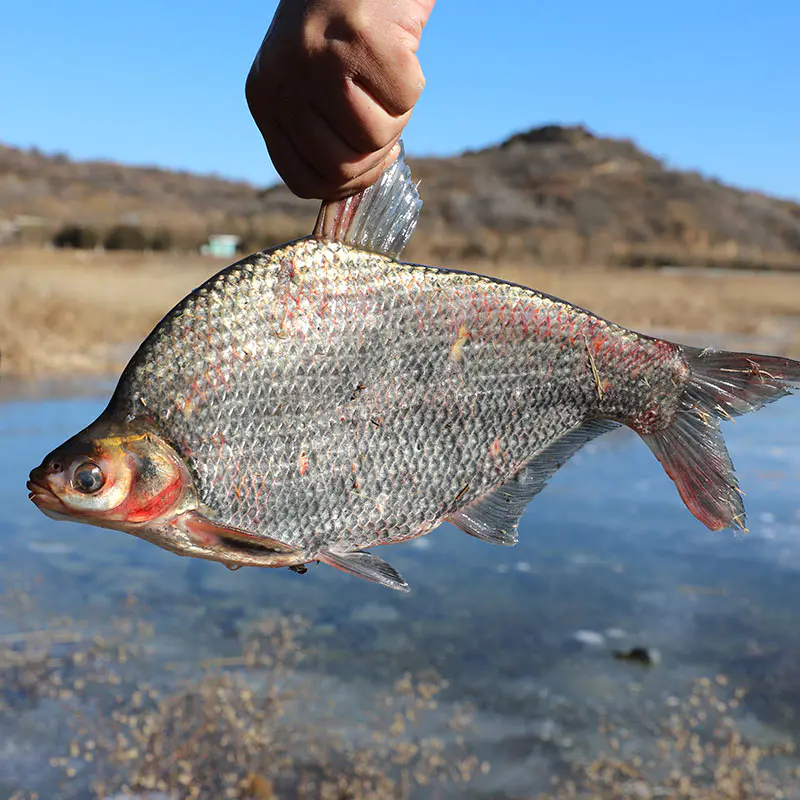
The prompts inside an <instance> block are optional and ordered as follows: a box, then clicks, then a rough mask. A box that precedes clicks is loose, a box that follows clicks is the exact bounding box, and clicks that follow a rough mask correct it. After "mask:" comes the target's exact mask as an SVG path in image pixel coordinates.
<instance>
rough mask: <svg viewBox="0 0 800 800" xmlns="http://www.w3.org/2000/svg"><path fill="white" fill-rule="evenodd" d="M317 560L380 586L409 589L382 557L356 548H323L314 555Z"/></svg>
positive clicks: (405, 590)
mask: <svg viewBox="0 0 800 800" xmlns="http://www.w3.org/2000/svg"><path fill="white" fill-rule="evenodd" d="M315 559H316V560H317V561H320V562H322V563H323V564H327V565H328V566H330V567H336V569H340V570H342V571H343V572H349V573H350V574H351V575H355V576H356V577H358V578H365V579H366V580H368V581H372V582H373V583H379V584H381V586H388V587H389V588H390V589H394V590H396V591H398V592H407V591H409V587H408V584H407V583H406V582H405V580H404V579H403V576H402V575H401V574H400V573H399V572H398V571H397V570H396V569H395V568H394V567H393V566H391V564H387V563H386V562H385V561H384V560H383V559H382V558H378V556H373V555H372V554H371V553H365V552H363V551H361V550H356V551H354V552H352V553H334V552H332V551H330V550H323V551H321V552H319V553H317V555H316V556H315Z"/></svg>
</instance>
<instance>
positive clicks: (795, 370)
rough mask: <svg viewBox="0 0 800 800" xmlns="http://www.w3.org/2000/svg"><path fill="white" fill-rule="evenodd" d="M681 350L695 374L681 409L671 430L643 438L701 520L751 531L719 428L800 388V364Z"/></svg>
mask: <svg viewBox="0 0 800 800" xmlns="http://www.w3.org/2000/svg"><path fill="white" fill-rule="evenodd" d="M681 349H682V351H683V356H684V359H685V363H686V364H687V366H688V367H689V370H690V375H689V380H688V384H687V385H686V388H685V389H684V393H683V397H682V398H681V406H680V409H679V411H678V412H677V414H675V416H674V418H673V420H672V422H671V424H670V425H669V426H668V427H666V428H664V429H663V430H660V431H656V432H652V433H647V434H644V435H642V438H643V439H644V440H645V442H646V443H647V444H648V446H649V447H650V449H651V450H652V451H653V453H654V454H655V456H656V458H657V459H658V460H659V461H660V462H661V464H662V465H663V467H664V470H665V471H666V473H667V475H669V477H670V478H672V480H673V481H674V482H675V485H676V486H677V488H678V492H679V493H680V496H681V498H682V499H683V502H684V503H685V504H686V506H687V508H688V509H689V510H690V511H691V512H692V514H694V515H695V517H697V518H698V519H699V520H700V521H701V522H702V523H703V524H704V525H706V526H707V527H708V528H710V529H711V530H722V529H723V528H738V529H739V530H741V531H746V530H747V528H746V527H745V510H744V503H743V501H742V493H741V492H740V490H739V484H738V481H737V480H736V477H735V475H734V467H733V463H732V461H731V458H730V455H729V454H728V448H727V447H726V446H725V440H724V439H723V438H722V433H721V432H720V429H719V423H720V420H725V419H731V418H733V417H737V416H740V415H741V414H747V413H749V412H750V411H757V410H758V409H759V408H761V407H762V406H765V405H767V404H768V403H772V402H773V401H775V400H778V399H779V398H781V397H785V396H786V395H787V394H789V393H790V392H791V391H792V390H797V389H800V362H797V361H792V360H791V359H788V358H780V357H777V356H761V355H751V354H750V353H731V352H726V351H714V350H699V349H697V348H694V347H686V346H684V347H682V348H681Z"/></svg>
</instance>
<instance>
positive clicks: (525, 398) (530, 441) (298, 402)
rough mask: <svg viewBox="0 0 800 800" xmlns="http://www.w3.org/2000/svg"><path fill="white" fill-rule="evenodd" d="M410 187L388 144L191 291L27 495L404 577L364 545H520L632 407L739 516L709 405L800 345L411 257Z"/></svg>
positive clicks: (769, 385) (730, 408) (640, 429)
mask: <svg viewBox="0 0 800 800" xmlns="http://www.w3.org/2000/svg"><path fill="white" fill-rule="evenodd" d="M421 205H422V201H421V198H420V196H419V192H418V186H417V185H416V184H415V183H414V181H413V179H412V176H411V172H410V170H409V168H408V166H407V164H406V162H405V159H404V155H403V153H402V151H401V153H400V156H399V157H398V159H397V160H396V161H395V162H394V163H393V164H392V165H391V166H390V167H389V168H388V169H387V170H386V171H385V172H384V174H383V175H382V176H381V178H380V179H379V180H378V182H377V183H376V184H374V185H373V186H371V187H369V188H368V189H366V190H365V191H364V192H362V193H361V194H359V195H355V196H353V197H349V198H346V199H344V200H339V201H336V202H327V203H323V204H322V206H321V208H320V211H319V215H318V218H317V222H316V225H315V226H314V230H313V232H312V233H311V234H310V235H309V236H306V237H303V238H300V239H297V240H295V241H292V242H288V243H287V244H285V245H281V246H278V247H274V248H271V249H268V250H264V251H261V252H259V253H254V254H252V255H250V256H248V257H246V258H243V259H242V260H240V261H238V262H236V263H235V264H232V265H231V266H229V267H227V268H225V269H223V270H221V271H220V272H218V273H217V274H216V275H214V276H212V277H211V278H209V279H208V280H207V281H206V282H204V283H203V284H202V285H200V286H199V287H197V288H196V289H194V290H193V291H192V292H191V293H190V294H188V295H187V296H186V297H185V298H184V299H183V300H181V301H180V302H179V303H178V304H177V305H176V306H175V307H174V308H173V309H172V310H170V311H169V312H168V313H167V314H166V315H165V316H164V318H163V319H162V320H161V321H160V322H159V323H158V324H157V325H156V327H155V328H154V329H153V331H152V332H151V333H150V334H149V335H148V336H147V338H146V339H145V340H144V341H143V342H142V344H141V345H140V347H139V348H138V350H137V351H136V352H135V354H134V355H133V357H132V358H131V360H130V362H129V363H128V364H127V366H126V367H125V369H124V371H123V372H122V375H121V377H120V378H119V381H118V383H117V385H116V388H115V390H114V392H113V394H112V396H111V398H110V400H109V402H108V404H107V406H106V407H105V409H104V410H103V412H102V413H101V414H100V415H99V416H98V418H97V419H96V420H94V421H93V422H91V423H90V424H89V425H88V426H87V427H86V428H84V429H83V430H82V431H80V432H79V433H77V434H76V435H75V436H73V437H72V438H70V439H69V440H67V441H66V442H65V443H64V444H62V445H61V446H59V447H57V448H56V449H55V450H54V451H53V452H51V453H50V454H49V455H47V456H46V457H45V458H44V460H43V461H42V463H41V464H40V465H39V466H38V467H36V468H35V469H33V470H32V471H31V473H30V479H29V481H28V484H27V487H28V490H29V493H30V494H29V497H30V499H31V500H32V501H33V503H34V504H35V505H36V506H37V507H38V508H39V509H40V510H41V511H42V512H44V513H45V514H47V515H48V516H51V517H53V518H55V519H62V520H71V521H74V522H81V523H86V524H90V525H95V526H100V527H105V528H110V529H114V530H118V531H123V532H126V533H128V534H132V535H134V536H137V537H139V538H141V539H144V540H146V541H148V542H151V543H153V544H155V545H158V546H160V547H162V548H165V549H166V550H170V551H172V552H174V553H177V554H179V555H183V556H190V557H197V558H202V559H209V560H212V561H218V562H221V563H222V564H225V565H226V566H228V567H229V568H231V569H238V568H239V567H241V566H263V567H273V568H284V567H288V568H290V569H293V570H295V571H296V572H305V571H306V570H307V567H306V565H307V564H310V563H321V564H327V565H329V566H332V567H335V568H337V569H339V570H342V571H344V572H346V573H350V574H351V575H355V576H358V577H361V578H365V579H367V580H370V581H373V582H375V583H378V584H381V585H383V586H386V587H389V588H391V589H395V590H398V591H408V589H409V586H408V583H407V582H406V580H405V579H404V578H403V576H402V575H401V574H400V573H399V572H398V571H397V570H396V569H394V568H393V567H392V566H391V565H390V564H389V563H388V562H387V561H385V560H384V559H382V558H380V557H379V556H377V555H375V553H374V552H373V550H374V549H375V548H377V547H381V546H384V545H389V544H395V543H400V542H404V541H408V540H410V539H414V538H415V537H419V536H423V535H426V534H428V533H430V532H431V531H433V530H434V529H436V528H437V527H439V526H440V525H441V524H442V523H443V522H445V521H447V522H450V523H452V524H453V525H455V526H456V527H458V528H460V529H461V530H462V531H464V532H465V533H467V534H469V535H471V536H473V537H477V538H478V539H481V540H483V541H486V542H489V543H492V544H496V545H506V546H510V545H514V544H515V543H516V542H517V540H518V527H519V521H520V518H521V516H522V514H523V512H524V511H525V510H526V508H527V507H528V504H529V503H530V502H531V500H532V499H533V498H534V497H535V496H536V495H537V494H538V493H539V492H541V491H542V490H543V489H544V487H545V485H546V484H547V483H548V481H549V480H550V479H551V478H552V476H553V475H554V474H555V473H556V472H557V471H558V469H559V468H560V467H561V466H562V465H563V464H564V463H566V462H567V461H568V460H569V459H570V458H572V457H573V456H574V455H575V453H577V452H578V451H579V450H580V449H581V447H583V446H584V445H585V444H586V443H587V442H589V441H591V440H592V439H594V438H596V437H598V436H601V435H603V434H605V433H606V432H608V431H610V430H612V429H614V428H617V427H619V426H627V427H628V428H630V429H632V430H633V431H635V432H636V433H637V434H638V435H639V436H640V437H641V439H642V440H643V441H644V442H645V444H647V445H648V446H649V448H650V450H651V451H652V452H653V454H654V455H655V457H656V458H657V459H658V460H659V461H660V462H661V464H662V465H663V467H664V470H665V471H666V474H667V475H668V476H669V478H671V479H672V481H673V482H674V484H675V486H676V488H677V491H678V493H679V495H680V497H681V498H682V500H683V502H684V504H685V505H686V507H687V508H688V510H689V511H690V512H691V513H692V514H693V515H694V516H695V517H696V518H697V519H698V520H699V521H700V522H701V523H703V524H704V525H706V526H707V527H708V528H710V529H711V530H722V529H728V528H732V529H734V531H738V532H742V531H745V530H746V527H745V520H746V518H745V509H744V505H743V502H742V493H741V491H740V489H739V486H738V483H737V479H736V477H735V475H734V469H733V464H732V462H731V459H730V456H729V454H728V450H727V448H726V445H725V442H724V439H723V437H722V434H721V431H720V422H722V421H724V420H728V419H732V418H733V417H736V416H738V415H741V414H745V413H747V412H751V411H755V410H756V409H758V408H761V407H762V406H764V405H765V404H767V403H771V402H772V401H774V400H777V399H779V398H781V397H783V396H785V395H787V394H789V393H790V392H791V391H792V390H795V389H797V388H798V387H800V363H798V362H797V361H793V360H791V359H788V358H782V357H778V356H768V355H758V354H747V353H734V352H727V351H717V350H711V349H698V348H695V347H690V346H686V345H680V344H676V343H673V342H670V341H666V340H663V339H659V338H654V337H652V336H647V335H644V334H641V333H637V332H635V331H632V330H629V329H627V328H624V327H622V326H620V325H617V324H615V323H613V322H610V321H608V320H606V319H603V318H602V317H600V316H597V315H595V314H593V313H591V312H590V311H588V310H586V309H583V308H580V307H578V306H575V305H572V304H570V303H569V302H566V301H564V300H561V299H559V298H557V297H553V296H551V295H548V294H544V293H542V292H539V291H536V290H534V289H531V288H528V287H526V286H522V285H519V284H515V283H510V282H507V281H503V280H500V279H498V278H494V277H489V276H485V275H480V274H477V273H472V272H467V271H461V270H455V269H445V268H440V267H431V266H425V265H421V264H413V263H406V262H403V261H402V260H401V254H402V251H403V249H404V248H405V246H406V245H407V243H408V241H409V239H410V237H411V235H412V233H413V231H414V228H415V226H416V224H417V220H418V218H419V214H420V210H421Z"/></svg>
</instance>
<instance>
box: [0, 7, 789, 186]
mask: <svg viewBox="0 0 800 800" xmlns="http://www.w3.org/2000/svg"><path fill="white" fill-rule="evenodd" d="M274 7H275V2H266V1H265V0H262V1H261V2H255V0H233V1H232V2H230V1H229V2H227V3H223V2H210V0H198V1H197V2H192V3H187V2H181V0H178V2H173V3H162V2H154V0H141V1H140V2H138V3H108V2H102V3H101V2H98V0H73V2H71V3H65V2H63V0H40V2H31V3H22V2H15V3H8V4H6V5H5V7H4V9H3V12H2V21H1V22H0V142H4V143H8V144H15V145H21V146H25V147H28V146H33V145H35V146H38V147H40V148H41V149H43V150H45V151H48V152H49V151H56V150H58V151H64V152H67V153H68V154H69V155H71V156H73V157H75V158H80V159H84V158H98V157H103V158H111V159H114V160H119V161H123V162H126V163H133V164H157V165H160V166H165V167H170V168H180V169H189V170H193V171H200V172H216V173H219V174H222V175H226V176H230V177H236V178H244V179H247V180H250V181H253V182H255V183H258V184H266V183H272V182H274V181H275V180H276V179H277V178H276V174H275V172H274V171H273V169H272V167H271V165H270V162H269V158H268V156H267V153H266V150H265V149H264V147H263V143H262V141H261V139H260V137H259V134H258V132H257V130H256V128H255V126H254V124H253V122H252V120H251V119H250V116H249V114H248V111H247V106H246V104H245V100H244V79H245V76H246V74H247V70H248V68H249V65H250V62H251V61H252V58H253V55H254V53H255V51H256V49H257V47H258V44H259V42H260V41H261V38H262V37H263V35H264V32H265V30H266V27H267V25H268V24H269V21H270V19H271V17H272V12H273V10H274ZM798 31H800V2H797V0H770V2H768V3H766V2H765V3H757V2H755V0H694V1H693V2H688V0H673V2H671V3H645V2H642V0H638V1H637V2H628V1H627V0H619V1H617V0H606V2H598V0H572V2H569V0H561V2H539V1H538V0H495V2H487V0H439V1H438V4H437V7H436V8H435V9H434V12H433V16H432V18H431V21H430V23H429V26H428V28H427V29H426V32H425V35H424V37H423V44H422V48H421V50H420V57H421V59H422V64H423V68H424V70H425V74H426V78H427V88H426V89H425V92H424V94H423V97H422V99H421V100H420V102H419V104H418V105H417V108H416V110H415V112H414V117H413V118H412V121H411V123H410V124H409V127H408V128H407V131H406V135H405V140H406V146H407V148H408V150H409V152H410V153H412V154H417V155H421V154H443V155H444V154H451V153H455V152H458V151H460V150H463V149H465V148H477V147H482V146H485V145H488V144H491V143H494V142H498V141H500V140H502V139H503V138H505V137H507V136H508V135H509V134H511V133H513V132H516V131H520V130H524V129H527V128H530V127H533V126H535V125H540V124H545V123H550V122H561V123H578V122H583V123H585V124H587V125H588V126H589V127H590V128H592V129H593V130H595V131H596V132H598V133H601V134H606V135H613V136H625V137H630V138H633V139H634V140H635V141H637V142H638V143H639V144H640V145H641V146H642V147H644V148H645V149H647V150H649V151H651V152H653V153H654V154H656V155H658V156H661V157H664V158H666V159H667V160H668V162H669V163H670V164H672V165H674V166H677V167H681V168H687V169H699V170H700V171H702V172H703V173H705V174H707V175H710V176H714V177H717V178H720V179H721V180H724V181H725V182H728V183H732V184H735V185H738V186H743V187H746V188H755V189H761V190H764V191H767V192H770V193H774V194H778V195H782V196H787V197H794V198H800V47H799V46H798V44H797V42H798V38H797V37H798Z"/></svg>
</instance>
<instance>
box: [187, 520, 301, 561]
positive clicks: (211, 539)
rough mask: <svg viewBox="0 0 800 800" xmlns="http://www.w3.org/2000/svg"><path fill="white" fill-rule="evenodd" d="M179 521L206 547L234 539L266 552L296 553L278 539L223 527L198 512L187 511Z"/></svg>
mask: <svg viewBox="0 0 800 800" xmlns="http://www.w3.org/2000/svg"><path fill="white" fill-rule="evenodd" d="M179 519H180V526H181V528H182V529H183V530H184V531H186V533H188V534H189V535H190V536H193V537H194V538H195V539H197V541H198V542H200V543H202V544H205V545H214V544H217V543H218V542H219V541H221V540H225V539H233V540H234V541H237V542H244V543H245V544H251V545H255V546H258V547H263V548H264V549H265V550H274V551H275V552H278V553H294V552H296V551H295V549H294V548H293V547H290V546H289V545H287V544H284V543H283V542H279V541H278V540H277V539H270V538H269V537H268V536H261V535H260V534H256V533H250V532H249V531H245V530H242V529H241V528H234V527H232V526H231V525H223V524H221V523H219V522H215V521H214V520H212V519H209V518H208V517H206V516H203V514H201V513H199V512H198V511H187V512H186V513H185V514H182V515H181V516H180V518H179Z"/></svg>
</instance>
